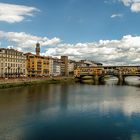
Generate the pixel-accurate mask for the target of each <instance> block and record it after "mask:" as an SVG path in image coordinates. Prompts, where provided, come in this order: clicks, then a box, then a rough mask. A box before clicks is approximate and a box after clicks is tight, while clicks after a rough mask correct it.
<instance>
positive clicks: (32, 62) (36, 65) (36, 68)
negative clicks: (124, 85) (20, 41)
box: [26, 43, 53, 77]
mask: <svg viewBox="0 0 140 140" xmlns="http://www.w3.org/2000/svg"><path fill="white" fill-rule="evenodd" d="M26 58H27V73H28V74H27V75H28V76H30V77H38V76H50V75H52V70H53V67H52V66H53V59H52V58H51V57H45V56H40V44H39V43H37V44H36V55H35V54H31V53H26Z"/></svg>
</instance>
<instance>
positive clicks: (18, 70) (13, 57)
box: [0, 48, 27, 78]
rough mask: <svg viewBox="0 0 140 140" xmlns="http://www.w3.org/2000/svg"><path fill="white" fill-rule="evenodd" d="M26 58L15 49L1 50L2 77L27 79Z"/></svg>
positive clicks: (0, 67) (0, 69)
mask: <svg viewBox="0 0 140 140" xmlns="http://www.w3.org/2000/svg"><path fill="white" fill-rule="evenodd" d="M26 74H27V73H26V56H25V55H24V54H23V52H20V51H17V50H15V49H11V48H10V49H8V48H0V77H5V78H6V77H7V78H10V77H25V76H26Z"/></svg>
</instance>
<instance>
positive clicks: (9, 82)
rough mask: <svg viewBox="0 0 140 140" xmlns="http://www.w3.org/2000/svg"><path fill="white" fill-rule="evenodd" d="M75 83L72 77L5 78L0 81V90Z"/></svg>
mask: <svg viewBox="0 0 140 140" xmlns="http://www.w3.org/2000/svg"><path fill="white" fill-rule="evenodd" d="M72 82H75V80H74V77H51V78H50V77H41V78H16V79H15V78H14V79H11V78H9V79H8V78H7V79H0V89H3V88H12V87H21V86H32V85H37V84H43V83H46V84H57V83H72Z"/></svg>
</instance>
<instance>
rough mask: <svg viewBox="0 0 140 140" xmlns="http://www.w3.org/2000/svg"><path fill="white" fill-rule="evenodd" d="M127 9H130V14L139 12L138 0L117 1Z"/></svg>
mask: <svg viewBox="0 0 140 140" xmlns="http://www.w3.org/2000/svg"><path fill="white" fill-rule="evenodd" d="M119 1H121V2H123V4H124V5H125V6H127V7H130V9H131V11H132V12H136V13H137V12H140V0H119Z"/></svg>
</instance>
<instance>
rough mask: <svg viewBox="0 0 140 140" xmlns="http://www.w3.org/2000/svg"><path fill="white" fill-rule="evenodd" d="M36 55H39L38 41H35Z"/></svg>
mask: <svg viewBox="0 0 140 140" xmlns="http://www.w3.org/2000/svg"><path fill="white" fill-rule="evenodd" d="M36 55H40V43H36Z"/></svg>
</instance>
